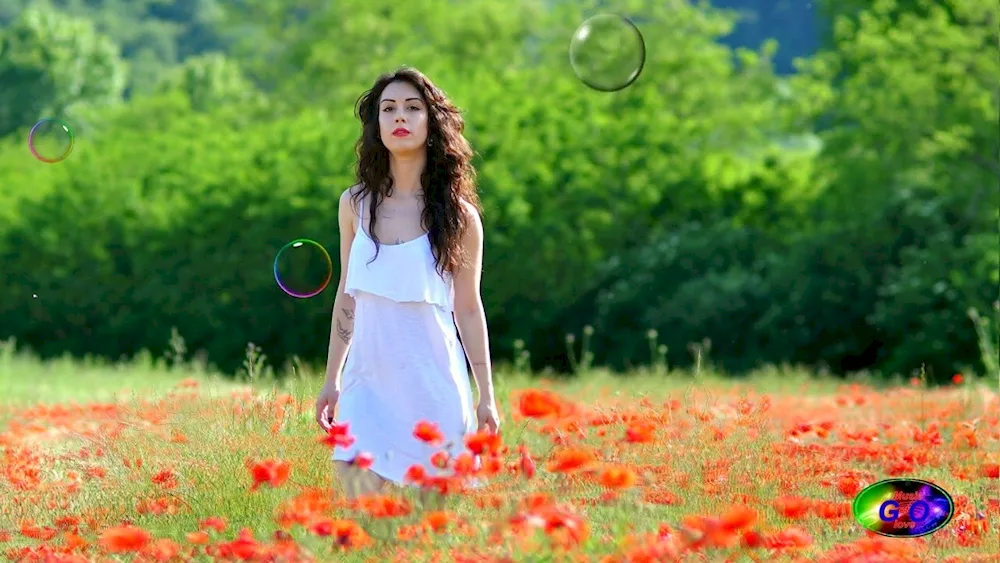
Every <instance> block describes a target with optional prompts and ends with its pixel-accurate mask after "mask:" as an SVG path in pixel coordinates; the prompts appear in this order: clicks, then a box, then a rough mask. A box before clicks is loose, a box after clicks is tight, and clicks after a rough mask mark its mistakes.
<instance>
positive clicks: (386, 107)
mask: <svg viewBox="0 0 1000 563" xmlns="http://www.w3.org/2000/svg"><path fill="white" fill-rule="evenodd" d="M382 111H392V106H385V107H384V108H382Z"/></svg>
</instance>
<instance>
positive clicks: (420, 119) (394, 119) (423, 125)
mask: <svg viewBox="0 0 1000 563" xmlns="http://www.w3.org/2000/svg"><path fill="white" fill-rule="evenodd" d="M378 115H379V118H378V127H379V135H380V137H381V138H382V144H384V145H385V146H386V148H387V149H389V152H391V153H393V154H405V153H409V152H414V151H419V150H423V149H424V148H425V146H426V145H427V103H426V102H425V101H424V99H423V98H422V97H421V96H420V92H419V91H417V89H416V88H414V87H413V85H412V84H410V83H409V82H403V81H397V82H392V83H390V84H389V85H388V86H386V87H385V90H383V91H382V98H381V99H380V100H379V103H378Z"/></svg>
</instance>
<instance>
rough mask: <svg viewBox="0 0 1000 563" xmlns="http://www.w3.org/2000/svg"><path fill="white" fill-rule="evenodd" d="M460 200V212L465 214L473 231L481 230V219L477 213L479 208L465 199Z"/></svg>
mask: <svg viewBox="0 0 1000 563" xmlns="http://www.w3.org/2000/svg"><path fill="white" fill-rule="evenodd" d="M461 202H462V213H463V214H464V215H465V218H466V220H468V225H469V226H470V227H472V230H473V231H479V232H482V230H483V219H482V217H481V216H480V214H479V209H477V208H476V206H475V205H473V204H471V203H469V202H468V201H466V200H464V199H463V200H461Z"/></svg>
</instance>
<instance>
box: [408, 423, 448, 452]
mask: <svg viewBox="0 0 1000 563" xmlns="http://www.w3.org/2000/svg"><path fill="white" fill-rule="evenodd" d="M413 436H414V437H415V438H416V439H418V440H420V441H421V442H424V443H426V444H429V445H431V446H439V445H441V444H442V443H443V442H444V434H443V433H442V432H441V429H440V428H438V425H437V424H435V423H433V422H427V421H426V420H421V421H420V422H418V423H417V424H416V426H414V428H413Z"/></svg>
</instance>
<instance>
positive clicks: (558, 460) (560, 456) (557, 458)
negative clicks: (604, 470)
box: [548, 448, 597, 473]
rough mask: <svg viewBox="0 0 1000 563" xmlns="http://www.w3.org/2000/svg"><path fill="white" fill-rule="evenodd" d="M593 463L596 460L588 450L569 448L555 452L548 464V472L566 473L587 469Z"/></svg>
mask: <svg viewBox="0 0 1000 563" xmlns="http://www.w3.org/2000/svg"><path fill="white" fill-rule="evenodd" d="M595 461H597V458H596V456H595V455H594V453H593V452H591V451H590V450H586V449H582V448H570V449H565V450H562V451H559V452H556V454H555V455H554V456H553V459H552V461H550V462H549V464H548V470H549V471H552V472H554V473H567V472H571V471H576V470H578V469H583V468H585V467H588V466H590V465H591V464H592V463H594V462H595Z"/></svg>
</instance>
